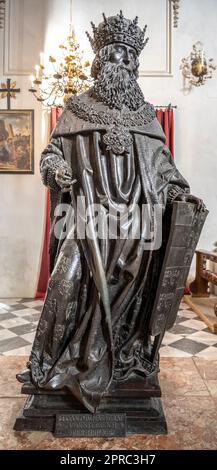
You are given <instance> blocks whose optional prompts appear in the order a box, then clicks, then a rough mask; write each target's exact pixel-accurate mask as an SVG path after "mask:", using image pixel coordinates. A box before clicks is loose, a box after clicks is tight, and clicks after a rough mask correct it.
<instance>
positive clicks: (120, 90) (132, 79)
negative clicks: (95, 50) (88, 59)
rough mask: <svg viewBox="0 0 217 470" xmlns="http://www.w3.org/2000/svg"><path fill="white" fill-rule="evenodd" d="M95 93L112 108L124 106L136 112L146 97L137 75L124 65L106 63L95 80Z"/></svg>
mask: <svg viewBox="0 0 217 470" xmlns="http://www.w3.org/2000/svg"><path fill="white" fill-rule="evenodd" d="M93 93H94V95H95V96H96V98H97V99H98V100H99V101H102V102H103V103H105V104H107V105H108V106H109V107H110V108H117V109H122V108H123V107H124V106H126V107H128V108H129V109H131V110H136V109H138V108H139V107H140V106H142V105H143V104H144V96H143V93H142V90H141V88H140V87H139V85H138V83H137V80H136V76H135V73H134V72H132V71H130V70H128V69H127V68H126V67H125V66H123V65H117V64H111V63H108V62H107V63H105V64H103V65H102V67H101V70H100V72H99V73H98V75H97V79H96V80H95V83H94V87H93Z"/></svg>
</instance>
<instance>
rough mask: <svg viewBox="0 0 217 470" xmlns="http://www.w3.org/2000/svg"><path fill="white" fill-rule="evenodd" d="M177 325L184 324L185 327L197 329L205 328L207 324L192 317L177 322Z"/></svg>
mask: <svg viewBox="0 0 217 470" xmlns="http://www.w3.org/2000/svg"><path fill="white" fill-rule="evenodd" d="M179 325H183V326H186V328H194V329H195V330H198V331H199V330H203V329H205V328H207V325H206V324H205V323H204V322H203V321H200V320H194V319H192V320H186V321H183V322H181V323H179Z"/></svg>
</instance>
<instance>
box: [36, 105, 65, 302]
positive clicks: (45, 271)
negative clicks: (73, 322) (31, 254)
mask: <svg viewBox="0 0 217 470" xmlns="http://www.w3.org/2000/svg"><path fill="white" fill-rule="evenodd" d="M61 112H62V109H61V108H52V109H51V114H50V130H51V131H52V130H53V129H54V127H55V125H56V122H57V120H58V118H59V116H60V115H61ZM44 217H45V219H44V220H45V222H44V230H43V240H42V251H41V258H40V269H39V277H38V283H37V289H36V294H35V298H36V299H43V298H44V297H45V294H46V290H47V284H48V279H49V276H50V273H49V264H50V263H49V252H48V251H49V238H50V191H49V189H47V190H46V199H45V216H44Z"/></svg>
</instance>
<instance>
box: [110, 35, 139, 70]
mask: <svg viewBox="0 0 217 470" xmlns="http://www.w3.org/2000/svg"><path fill="white" fill-rule="evenodd" d="M109 61H110V62H112V63H114V64H122V65H124V66H125V68H127V69H128V70H130V71H132V72H133V71H135V67H136V61H137V54H136V51H135V49H133V47H131V46H127V45H126V44H122V43H119V42H117V43H114V44H112V45H111V52H110V56H109Z"/></svg>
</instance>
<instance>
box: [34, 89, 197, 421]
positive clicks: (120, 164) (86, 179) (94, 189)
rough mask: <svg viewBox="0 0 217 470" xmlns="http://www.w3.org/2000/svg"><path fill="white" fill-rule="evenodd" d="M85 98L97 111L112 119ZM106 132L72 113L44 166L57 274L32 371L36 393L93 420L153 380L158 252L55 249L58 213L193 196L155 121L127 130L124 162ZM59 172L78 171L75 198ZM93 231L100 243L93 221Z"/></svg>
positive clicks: (83, 242)
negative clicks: (134, 377)
mask: <svg viewBox="0 0 217 470" xmlns="http://www.w3.org/2000/svg"><path fill="white" fill-rule="evenodd" d="M85 96H86V98H85V99H86V100H87V102H91V104H92V105H93V106H94V105H95V106H96V110H97V111H98V110H99V109H100V110H104V111H108V113H109V112H111V110H109V109H108V108H107V107H106V106H104V105H102V104H99V103H94V100H93V98H89V97H88V95H87V94H86V95H85ZM108 127H109V126H106V125H105V124H104V123H103V124H102V123H100V122H96V123H94V122H90V121H88V120H85V119H82V117H81V116H77V115H76V113H74V112H73V111H72V110H71V109H69V108H68V109H66V110H64V112H63V113H62V116H61V117H60V119H59V121H58V123H57V126H56V128H55V129H54V132H53V134H52V138H51V142H50V144H49V145H48V146H47V148H46V149H45V151H44V152H43V154H42V159H41V174H42V179H43V182H44V183H45V184H46V185H48V186H50V188H51V202H52V210H51V216H52V219H53V225H52V233H51V246H50V255H51V269H52V272H51V277H50V281H49V286H48V291H47V296H46V299H45V303H44V308H43V311H42V315H41V318H40V321H39V325H38V329H37V332H36V336H35V341H34V344H33V348H32V353H31V356H30V361H29V367H30V370H31V375H32V380H33V382H34V383H35V384H36V385H37V386H38V387H42V388H44V389H47V390H58V389H62V388H64V387H66V388H67V389H69V390H70V391H71V393H72V394H73V395H74V396H75V397H76V398H77V399H78V400H79V401H80V402H82V403H83V405H84V406H85V407H86V408H87V409H88V410H89V411H91V412H94V411H95V410H96V408H97V406H99V403H100V399H101V398H102V397H103V395H104V394H105V393H106V392H107V391H108V389H109V386H110V384H111V382H112V380H124V379H126V378H127V377H129V376H130V374H131V373H135V372H139V373H140V374H141V373H143V374H144V375H147V371H146V370H145V367H144V363H143V361H142V358H144V357H148V355H149V352H150V351H149V347H150V345H149V331H148V318H149V316H150V310H151V306H152V304H153V300H154V294H155V289H156V280H157V278H158V277H159V273H160V268H161V264H162V259H161V257H160V255H159V250H154V251H152V250H144V245H143V242H144V240H143V239H142V237H140V238H137V239H134V240H133V239H128V238H123V239H121V238H118V239H109V237H108V236H107V237H105V238H104V239H99V237H98V236H97V235H96V236H93V237H92V238H88V237H85V238H83V239H79V237H68V238H65V239H62V240H57V239H56V238H55V235H54V229H55V223H56V222H57V220H58V217H55V208H56V206H57V203H60V202H62V203H63V202H65V203H66V202H68V203H69V204H72V205H73V208H74V210H75V214H76V215H77V218H76V220H79V218H81V217H82V214H79V213H78V212H76V211H78V209H77V207H76V200H77V196H83V198H84V201H85V204H86V206H88V205H90V204H93V203H97V204H101V206H102V208H103V210H104V213H106V211H107V210H108V209H109V208H112V209H113V210H114V211H118V210H119V209H120V211H121V207H122V204H125V206H126V207H132V206H135V205H138V206H139V207H141V206H142V204H151V205H154V204H160V205H161V207H162V209H163V210H164V209H165V207H166V204H167V203H171V202H172V201H173V200H174V199H175V197H176V196H177V195H178V194H179V193H183V192H189V186H188V183H187V182H186V181H185V179H184V178H183V177H182V175H181V174H180V173H179V171H178V170H177V168H176V166H175V164H174V162H173V160H172V158H171V155H170V152H169V151H168V149H167V147H166V146H165V136H164V133H163V131H162V128H161V126H160V125H159V123H158V121H157V119H156V118H154V119H152V120H151V121H150V122H148V123H146V124H144V126H136V125H135V126H131V127H129V129H128V131H129V132H130V134H131V136H132V139H133V143H132V145H131V146H130V147H129V148H127V149H125V151H124V153H122V154H117V153H114V152H113V151H112V150H111V149H110V150H108V149H107V148H106V145H105V143H104V141H103V136H104V135H105V132H106V130H107V128H108ZM57 168H70V169H71V170H72V175H73V178H76V180H77V181H76V183H75V184H74V185H73V189H72V194H71V196H70V195H69V194H65V195H63V194H62V193H61V191H60V188H59V187H58V186H57V184H56V182H55V171H56V169H57ZM68 207H70V205H69V206H68ZM70 229H71V230H72V227H70ZM90 230H91V231H92V232H94V234H95V226H94V223H93V220H91V215H90ZM77 231H78V228H77V227H75V232H77Z"/></svg>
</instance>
